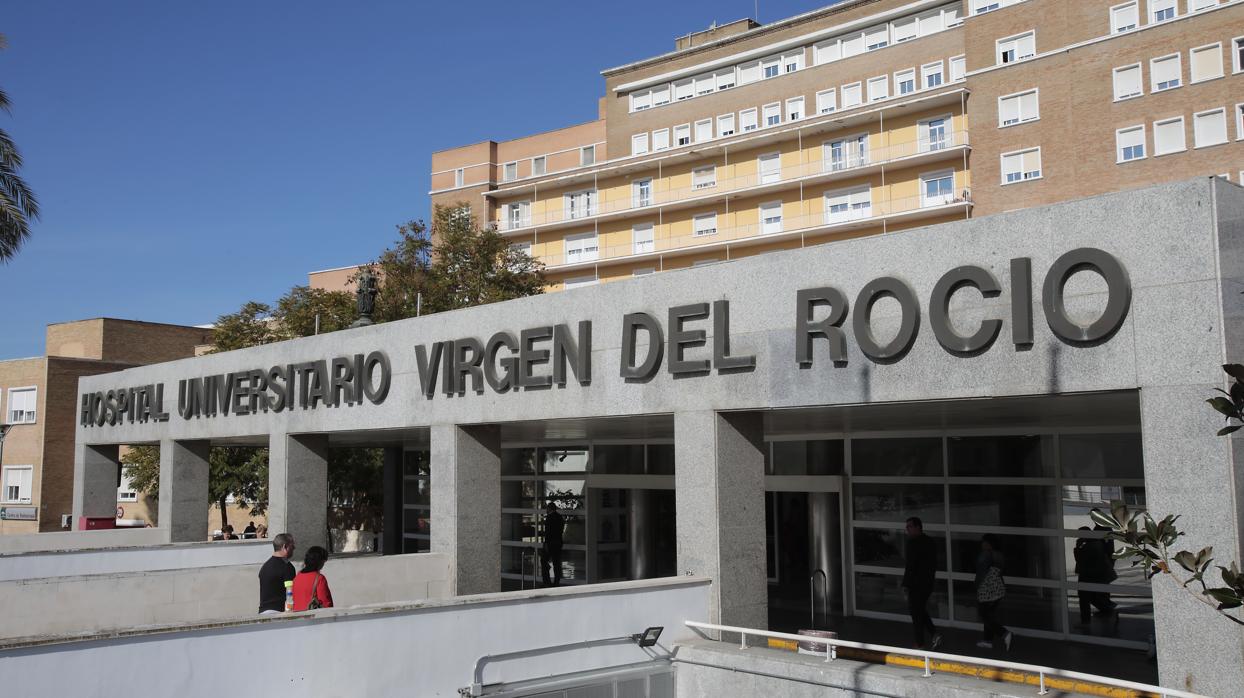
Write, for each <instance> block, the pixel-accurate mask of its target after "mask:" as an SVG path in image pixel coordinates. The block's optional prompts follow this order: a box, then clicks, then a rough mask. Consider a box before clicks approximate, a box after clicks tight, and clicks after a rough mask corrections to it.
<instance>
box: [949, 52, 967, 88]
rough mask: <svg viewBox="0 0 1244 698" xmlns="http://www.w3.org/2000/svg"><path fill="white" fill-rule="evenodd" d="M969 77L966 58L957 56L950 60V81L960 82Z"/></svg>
mask: <svg viewBox="0 0 1244 698" xmlns="http://www.w3.org/2000/svg"><path fill="white" fill-rule="evenodd" d="M967 76H968V59H967V57H966V56H955V57H954V58H951V59H950V81H951V82H959V81H960V80H964V79H966V78H967Z"/></svg>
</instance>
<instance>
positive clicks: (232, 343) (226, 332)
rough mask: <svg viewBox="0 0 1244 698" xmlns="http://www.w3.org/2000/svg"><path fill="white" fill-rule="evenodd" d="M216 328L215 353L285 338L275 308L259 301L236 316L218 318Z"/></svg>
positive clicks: (213, 349)
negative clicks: (277, 320)
mask: <svg viewBox="0 0 1244 698" xmlns="http://www.w3.org/2000/svg"><path fill="white" fill-rule="evenodd" d="M212 327H213V330H212V345H213V347H212V351H211V353H213V354H215V353H218V352H222V351H233V350H234V349H245V348H246V347H255V346H259V345H260V344H269V343H271V342H276V341H279V340H280V339H282V337H281V335H280V332H279V327H278V324H277V322H276V321H275V320H274V318H273V317H272V307H271V306H269V305H267V304H266V303H256V302H255V301H247V302H246V303H243V304H242V307H241V308H240V309H239V310H238V312H236V313H228V314H226V315H221V316H220V317H218V318H216V324H215V325H213V326H212Z"/></svg>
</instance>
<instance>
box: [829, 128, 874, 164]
mask: <svg viewBox="0 0 1244 698" xmlns="http://www.w3.org/2000/svg"><path fill="white" fill-rule="evenodd" d="M821 157H822V158H823V160H824V163H825V166H824V167H825V171H826V172H837V171H838V170H848V169H851V168H852V167H859V166H860V165H866V164H868V134H866V133H861V134H859V135H857V136H850V137H847V138H839V139H837V140H832V141H828V142H826V143H825V144H824V145H822V146H821Z"/></svg>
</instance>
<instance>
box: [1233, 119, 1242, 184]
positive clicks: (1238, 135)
mask: <svg viewBox="0 0 1244 698" xmlns="http://www.w3.org/2000/svg"><path fill="white" fill-rule="evenodd" d="M1235 138H1236V140H1240V141H1244V104H1237V105H1235ZM1240 183H1241V184H1244V180H1240Z"/></svg>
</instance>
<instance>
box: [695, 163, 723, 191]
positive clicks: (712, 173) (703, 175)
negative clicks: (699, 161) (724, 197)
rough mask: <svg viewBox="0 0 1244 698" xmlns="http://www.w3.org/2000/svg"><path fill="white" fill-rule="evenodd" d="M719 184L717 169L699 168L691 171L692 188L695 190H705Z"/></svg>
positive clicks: (711, 167) (713, 167)
mask: <svg viewBox="0 0 1244 698" xmlns="http://www.w3.org/2000/svg"><path fill="white" fill-rule="evenodd" d="M716 184H717V167H716V166H714V165H709V166H708V167H697V168H695V169H694V170H692V171H691V186H692V188H694V189H705V188H707V187H711V186H714V185H716Z"/></svg>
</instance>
